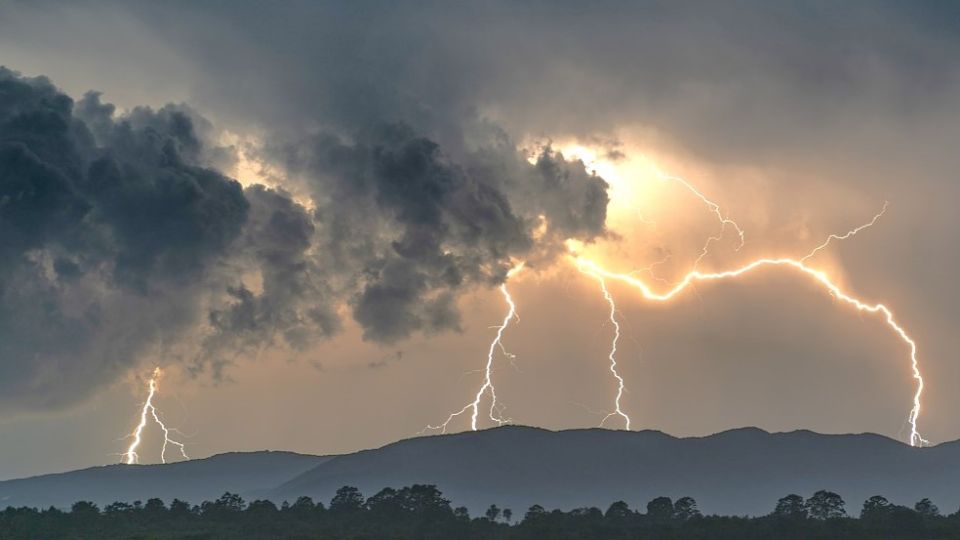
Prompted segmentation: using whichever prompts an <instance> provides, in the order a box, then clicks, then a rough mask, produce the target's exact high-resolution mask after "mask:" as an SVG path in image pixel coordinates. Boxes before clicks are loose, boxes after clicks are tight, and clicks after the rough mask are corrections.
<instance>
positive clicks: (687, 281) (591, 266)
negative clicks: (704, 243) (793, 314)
mask: <svg viewBox="0 0 960 540" xmlns="http://www.w3.org/2000/svg"><path fill="white" fill-rule="evenodd" d="M575 261H576V264H577V266H578V268H579V269H581V271H586V272H591V273H594V274H596V275H599V276H601V277H604V278H608V279H616V280H618V281H621V282H623V283H626V284H628V285H631V286H633V287H635V288H637V289H638V290H639V291H640V293H641V294H642V295H643V297H644V298H646V299H647V300H652V301H656V302H668V301H670V300H671V299H673V297H675V296H676V295H678V294H680V293H681V292H683V291H684V290H685V289H686V288H687V287H688V286H689V285H691V284H693V283H696V282H701V281H719V280H723V279H733V278H738V277H740V276H742V275H744V274H747V273H750V272H752V271H754V270H757V269H759V268H763V267H785V268H789V269H793V270H797V271H799V272H801V273H803V274H804V275H806V276H808V277H810V278H812V279H813V280H814V281H815V282H817V283H819V284H820V285H822V286H823V287H824V288H826V289H827V291H828V292H830V294H832V295H833V296H834V298H837V299H839V300H841V301H843V302H845V303H847V304H849V305H851V306H853V307H854V308H856V309H857V310H858V311H865V312H868V313H879V314H881V315H883V318H884V320H885V321H886V323H887V326H889V327H890V328H891V329H892V330H893V331H894V333H895V334H896V335H898V336H899V337H900V339H901V340H902V341H903V342H904V343H905V344H906V345H907V346H908V348H909V350H910V365H911V369H912V371H913V378H914V379H915V380H916V381H917V389H916V392H915V393H914V395H913V407H912V408H911V409H910V414H909V416H908V422H909V423H910V445H911V446H921V445H923V444H926V443H927V441H926V439H924V438H923V437H921V436H920V433H919V432H918V431H917V421H918V419H919V417H920V398H921V396H922V395H923V376H922V375H921V374H920V367H919V363H918V361H917V344H916V342H915V341H914V340H913V338H911V337H910V335H909V334H907V331H906V330H905V329H904V328H903V327H902V326H900V324H899V323H898V322H897V320H896V318H895V317H894V314H893V312H892V311H891V310H890V309H889V308H888V307H887V306H885V305H883V304H868V303H865V302H863V301H861V300H859V299H857V298H855V297H853V296H850V295H849V294H848V293H846V292H844V291H843V290H842V289H841V288H840V286H838V285H837V284H835V283H834V282H833V281H831V280H830V277H829V276H827V274H826V273H825V272H823V271H821V270H815V269H813V268H810V267H809V266H806V265H805V264H804V263H803V262H802V261H801V260H798V259H789V258H777V259H757V260H755V261H752V262H750V263H748V264H746V265H744V266H741V267H740V268H736V269H733V270H727V271H724V272H708V273H704V272H700V271H699V270H693V271H691V272H690V273H688V274H687V275H686V276H684V277H683V279H682V280H680V282H679V283H677V284H676V285H674V286H673V288H671V289H668V290H667V291H665V292H657V291H655V290H653V289H652V288H651V287H650V286H649V285H647V284H646V283H645V282H643V281H642V280H640V279H638V278H636V277H633V276H630V275H628V274H619V273H616V272H611V271H609V270H606V269H604V268H602V267H600V266H599V265H598V264H596V263H594V262H592V261H589V260H586V259H583V258H580V257H577V258H576V259H575Z"/></svg>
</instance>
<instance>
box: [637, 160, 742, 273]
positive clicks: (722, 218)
mask: <svg viewBox="0 0 960 540" xmlns="http://www.w3.org/2000/svg"><path fill="white" fill-rule="evenodd" d="M654 172H655V173H656V175H657V177H658V178H659V179H660V181H662V182H676V183H678V184H680V185H681V186H683V187H684V188H686V189H687V190H688V191H689V192H690V193H693V195H694V196H695V197H697V198H698V199H700V201H702V202H703V204H705V205H706V206H707V208H709V209H710V212H711V213H713V214H714V215H715V216H717V220H718V221H719V222H720V231H719V232H718V233H717V234H715V235H713V236H710V237H708V238H707V241H706V243H704V244H703V248H702V249H701V250H700V255H699V256H697V259H696V260H695V261H694V263H693V268H694V269H696V268H697V267H698V266H699V265H700V262H701V261H702V260H703V259H704V257H706V256H707V254H709V253H710V244H712V243H714V242H719V241H720V240H722V239H723V233H724V232H726V229H727V227H733V230H735V231H736V232H737V236H738V237H739V239H740V242H739V244H738V245H737V247H736V249H735V250H734V251H740V249H741V248H742V247H743V246H744V244H745V243H746V238H745V234H744V232H743V229H742V228H740V225H739V224H737V222H736V221H734V220H732V219H730V218H729V217H727V216H726V215H725V214H724V213H723V211H722V210H721V209H720V205H718V204H717V203H715V202H713V201H711V200H710V199H708V198H707V196H706V195H704V194H703V193H702V192H701V191H700V190H699V189H697V188H696V187H695V186H694V185H693V184H691V183H690V182H687V181H686V180H684V179H683V178H680V177H679V176H672V175H669V174H665V173H663V172H662V171H660V170H659V169H657V168H656V167H654Z"/></svg>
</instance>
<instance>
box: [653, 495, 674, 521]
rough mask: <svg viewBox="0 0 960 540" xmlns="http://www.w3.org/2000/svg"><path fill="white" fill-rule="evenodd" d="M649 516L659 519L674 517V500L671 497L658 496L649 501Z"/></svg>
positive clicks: (664, 519) (665, 519)
mask: <svg viewBox="0 0 960 540" xmlns="http://www.w3.org/2000/svg"><path fill="white" fill-rule="evenodd" d="M647 516H649V517H650V518H651V519H654V520H657V521H667V520H670V519H672V518H673V501H672V500H670V497H657V498H656V499H653V500H652V501H650V502H648V503H647Z"/></svg>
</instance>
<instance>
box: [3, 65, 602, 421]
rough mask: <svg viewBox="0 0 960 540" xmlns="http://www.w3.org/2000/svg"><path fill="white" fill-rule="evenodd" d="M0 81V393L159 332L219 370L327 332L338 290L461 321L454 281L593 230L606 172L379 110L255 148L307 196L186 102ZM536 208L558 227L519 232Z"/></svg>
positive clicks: (110, 373) (597, 227)
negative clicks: (436, 130)
mask: <svg viewBox="0 0 960 540" xmlns="http://www.w3.org/2000/svg"><path fill="white" fill-rule="evenodd" d="M0 87H2V92H0V158H2V162H3V171H4V172H3V183H2V190H3V191H2V192H0V201H2V204H0V218H2V222H3V228H2V237H0V250H2V251H3V254H4V255H5V257H4V260H5V261H8V262H6V263H4V264H3V265H0V280H2V281H0V283H2V288H0V290H2V291H3V295H2V297H0V323H2V324H0V327H2V333H3V335H2V338H3V343H4V345H3V346H2V347H3V348H4V351H3V356H4V358H7V359H9V360H8V361H6V362H5V363H4V364H3V368H4V373H3V374H4V377H3V385H4V389H5V390H7V392H5V396H6V397H5V400H4V402H5V403H6V404H7V406H14V404H16V406H17V407H26V408H32V407H46V406H59V405H63V404H67V403H70V402H72V401H74V400H76V399H79V398H82V397H83V396H84V395H86V394H87V393H88V392H90V391H91V390H92V389H94V388H96V387H97V386H98V385H100V384H102V383H104V382H108V381H109V380H111V379H112V377H115V376H117V375H119V374H120V373H122V372H123V370H124V369H125V367H126V366H130V365H132V364H134V363H136V362H137V361H138V360H139V359H141V358H142V357H143V356H144V355H145V354H148V353H149V352H150V351H156V350H158V348H160V349H163V350H164V352H163V354H164V355H165V356H166V357H167V358H172V357H180V358H182V359H184V360H185V361H186V362H187V364H188V366H189V367H190V369H191V370H193V371H194V372H201V371H203V370H206V369H209V370H210V372H211V373H212V374H213V375H214V376H215V377H220V376H222V375H223V369H224V368H225V366H227V365H229V364H230V363H231V362H232V361H233V358H234V357H236V356H237V355H240V354H249V353H251V352H254V351H260V350H262V349H263V348H264V347H269V346H286V347H291V348H294V349H303V348H306V347H308V346H310V345H311V344H312V343H314V342H315V341H316V340H318V339H322V338H325V337H329V336H331V335H333V334H335V333H336V332H337V331H338V330H339V329H340V328H341V326H342V323H341V321H340V318H339V315H338V306H339V305H341V304H343V303H346V304H348V305H349V306H350V307H351V310H352V317H353V318H354V320H356V321H357V322H358V323H359V324H360V325H361V327H362V328H363V335H364V338H365V339H368V340H371V341H376V342H381V343H389V342H394V341H397V340H400V339H404V338H406V337H409V336H410V335H411V334H413V333H415V332H427V333H433V332H441V331H451V330H453V331H457V330H460V314H459V312H458V308H457V306H456V301H457V298H458V296H459V295H460V294H461V293H462V292H463V291H465V290H469V288H470V287H473V286H489V285H494V284H497V283H499V282H501V281H502V280H503V279H504V277H505V275H506V272H507V271H508V270H509V269H510V267H511V266H512V265H513V264H514V263H515V261H517V260H519V259H522V258H527V257H533V256H535V254H536V253H549V254H550V256H551V257H552V256H555V255H556V253H558V252H559V247H560V242H562V240H564V239H565V238H567V237H578V238H582V239H584V240H590V239H593V238H595V237H597V236H600V235H602V234H604V218H605V209H606V183H605V182H604V181H603V180H602V179H599V178H597V177H595V176H592V175H590V174H587V173H586V172H585V171H584V167H583V164H581V163H579V162H567V161H565V160H563V158H562V156H559V155H558V154H554V153H552V152H550V151H549V150H547V151H545V152H544V153H543V155H542V156H541V157H540V159H539V161H538V162H537V164H536V165H530V164H529V163H528V162H526V161H525V159H524V158H523V156H522V155H521V154H519V153H518V152H517V151H516V150H515V149H514V148H513V147H508V146H499V147H495V148H494V147H491V148H488V149H487V150H486V151H485V152H484V153H480V152H472V153H469V154H461V156H462V158H463V159H464V160H465V161H464V162H463V163H459V162H457V161H455V160H453V159H452V158H451V156H449V155H447V154H445V153H444V152H443V150H442V149H441V147H440V145H439V144H438V143H436V142H434V141H433V140H431V139H429V138H427V137H425V136H423V135H420V134H418V133H417V132H416V131H415V130H414V129H413V128H412V127H410V126H408V125H406V124H402V123H389V122H384V123H379V124H377V125H374V126H371V127H370V128H368V129H362V130H358V131H356V132H355V133H354V135H353V136H350V137H345V136H342V135H334V134H332V133H329V132H319V133H317V134H313V135H309V136H306V137H301V138H296V139H292V140H290V142H288V143H283V144H278V145H273V146H270V147H267V148H265V149H264V150H263V152H264V155H269V156H270V157H271V159H273V160H274V161H276V162H277V163H279V164H280V165H281V166H283V167H284V168H285V170H286V171H287V173H288V174H290V175H294V176H297V177H299V178H301V179H302V181H303V182H304V183H305V185H306V187H307V189H308V192H309V194H310V198H311V204H312V205H313V206H314V208H313V209H312V210H308V209H307V208H305V207H304V206H302V205H301V204H299V203H297V202H294V200H293V198H292V196H291V195H290V194H289V193H288V192H286V191H284V190H283V189H282V188H267V187H264V186H260V185H253V186H250V187H247V188H246V189H243V188H241V186H240V185H239V184H238V183H237V182H236V181H234V180H232V179H230V178H227V177H226V176H224V175H223V174H221V173H220V172H218V171H217V170H216V169H215V168H212V165H215V164H230V163H231V160H232V159H233V156H232V154H231V150H230V149H229V148H221V147H218V146H216V145H214V144H211V143H210V138H211V134H212V133H213V132H214V130H213V127H212V125H211V124H210V123H209V122H208V121H207V120H206V119H204V118H203V117H202V116H200V115H199V114H198V113H196V112H195V111H194V110H192V109H190V108H189V107H187V106H183V105H167V106H164V107H162V108H160V109H156V110H154V109H150V108H146V107H136V108H133V109H131V110H130V111H129V112H127V113H124V114H117V112H116V109H115V107H113V106H112V105H110V104H107V103H104V102H102V101H101V97H100V95H99V94H97V93H88V94H87V95H86V96H84V98H83V99H81V100H80V101H79V102H77V103H76V104H74V102H73V101H72V100H71V99H70V98H69V97H67V96H66V95H64V94H63V93H61V92H60V91H58V90H57V89H56V88H55V87H54V86H53V85H52V84H51V83H50V82H49V81H47V80H46V79H43V78H35V79H29V78H23V77H20V76H18V75H17V74H16V73H13V72H10V71H3V72H2V73H0ZM535 194H540V195H542V196H537V195H535ZM512 196H514V197H516V198H517V200H518V201H520V204H519V206H518V208H514V207H513V205H512V204H511V202H510V199H511V197H512ZM540 216H545V217H546V218H547V220H548V222H549V223H550V224H551V230H555V231H556V232H555V234H551V235H549V237H547V240H544V239H541V240H540V242H536V243H535V242H534V240H533V237H532V231H533V230H534V228H536V227H538V226H540ZM535 244H537V245H535ZM540 259H541V260H542V261H544V262H548V260H549V258H548V257H545V256H540ZM171 343H173V344H175V345H170V344H171ZM167 349H169V350H167ZM171 351H176V352H171ZM64 374H68V375H70V376H69V377H67V378H64V377H63V375H64Z"/></svg>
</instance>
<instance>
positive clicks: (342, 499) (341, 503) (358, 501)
mask: <svg viewBox="0 0 960 540" xmlns="http://www.w3.org/2000/svg"><path fill="white" fill-rule="evenodd" d="M361 508H363V494H362V493H360V490H359V489H357V488H355V487H353V486H343V487H342V488H340V489H338V490H337V493H336V494H335V495H334V496H333V498H332V499H330V511H331V512H345V513H349V512H357V511H359V510H360V509H361Z"/></svg>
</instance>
